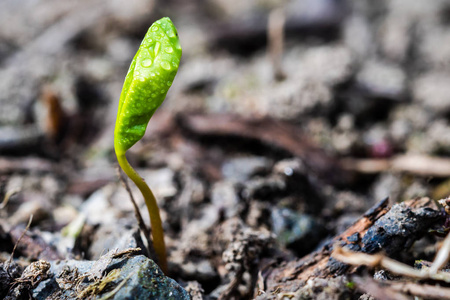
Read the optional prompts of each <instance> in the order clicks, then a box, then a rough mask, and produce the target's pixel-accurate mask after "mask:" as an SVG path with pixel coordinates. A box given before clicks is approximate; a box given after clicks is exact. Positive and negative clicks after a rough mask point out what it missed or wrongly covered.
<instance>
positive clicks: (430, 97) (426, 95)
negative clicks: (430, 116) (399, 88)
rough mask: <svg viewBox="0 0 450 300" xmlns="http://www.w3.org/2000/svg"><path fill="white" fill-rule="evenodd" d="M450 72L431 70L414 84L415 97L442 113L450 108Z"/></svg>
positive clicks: (424, 104) (417, 100)
mask: <svg viewBox="0 0 450 300" xmlns="http://www.w3.org/2000/svg"><path fill="white" fill-rule="evenodd" d="M449 80H450V73H447V72H445V73H444V72H430V73H427V74H424V75H422V76H421V77H419V78H418V79H417V80H415V82H414V84H413V91H412V94H413V98H414V101H416V102H417V103H420V104H422V105H423V106H425V107H428V108H431V109H432V110H433V111H435V112H438V113H442V112H445V111H448V110H449V109H450V85H449V84H448V82H449Z"/></svg>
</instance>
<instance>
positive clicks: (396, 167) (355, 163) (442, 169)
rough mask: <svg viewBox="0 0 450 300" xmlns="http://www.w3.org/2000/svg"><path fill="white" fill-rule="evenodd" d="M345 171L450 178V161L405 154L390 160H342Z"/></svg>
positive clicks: (441, 158)
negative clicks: (387, 172)
mask: <svg viewBox="0 0 450 300" xmlns="http://www.w3.org/2000/svg"><path fill="white" fill-rule="evenodd" d="M341 165H342V167H343V168H344V169H345V170H348V171H356V172H360V173H364V174H373V173H379V172H384V171H393V172H407V173H412V174H416V175H420V176H435V177H448V176H450V159H448V158H443V157H434V156H427V155H415V154H414V155H413V154H405V155H399V156H396V157H393V158H390V159H355V158H345V159H342V160H341Z"/></svg>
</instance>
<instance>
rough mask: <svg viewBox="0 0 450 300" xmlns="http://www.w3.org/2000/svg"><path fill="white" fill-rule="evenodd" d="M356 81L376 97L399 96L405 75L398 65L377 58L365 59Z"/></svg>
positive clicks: (400, 95) (403, 89)
mask: <svg viewBox="0 0 450 300" xmlns="http://www.w3.org/2000/svg"><path fill="white" fill-rule="evenodd" d="M357 81H358V83H359V84H360V85H361V86H362V87H363V88H364V89H365V90H367V91H368V92H369V93H370V94H372V95H373V96H376V97H386V98H394V99H396V98H400V97H402V96H403V94H404V92H405V83H406V76H405V73H404V72H403V70H402V69H400V68H399V67H397V66H395V65H392V64H388V63H386V62H383V61H379V60H371V61H367V62H366V63H365V64H364V65H363V67H362V69H361V70H360V72H359V73H358V75H357Z"/></svg>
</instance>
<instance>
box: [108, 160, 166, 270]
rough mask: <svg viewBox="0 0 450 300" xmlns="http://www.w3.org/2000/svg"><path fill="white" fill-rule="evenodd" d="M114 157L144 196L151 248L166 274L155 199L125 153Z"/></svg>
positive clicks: (161, 232) (162, 235) (163, 247)
mask: <svg viewBox="0 0 450 300" xmlns="http://www.w3.org/2000/svg"><path fill="white" fill-rule="evenodd" d="M116 155H117V161H118V162H119V165H120V167H121V168H122V170H123V171H124V172H125V174H127V175H128V177H130V178H131V180H133V182H134V183H135V184H136V185H137V187H138V188H139V190H140V191H141V193H142V196H144V200H145V205H146V206H147V210H148V213H149V215H150V223H151V226H152V237H153V247H154V248H155V252H156V255H157V256H158V262H159V266H160V267H161V269H162V271H163V272H164V273H165V274H167V256H166V245H165V243H164V231H163V228H162V222H161V217H160V215H159V208H158V204H157V203H156V198H155V196H154V195H153V192H152V190H151V189H150V187H149V186H148V185H147V184H146V183H145V181H144V179H143V178H142V177H141V176H140V175H139V174H138V173H137V172H136V171H135V170H134V169H133V167H132V166H131V165H130V164H129V163H128V160H127V158H126V156H125V153H122V154H119V153H117V152H116Z"/></svg>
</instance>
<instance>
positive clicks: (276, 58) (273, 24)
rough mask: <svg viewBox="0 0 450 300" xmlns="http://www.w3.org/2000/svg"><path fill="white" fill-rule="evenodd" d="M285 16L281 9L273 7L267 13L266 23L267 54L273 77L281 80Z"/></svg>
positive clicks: (283, 75) (284, 76)
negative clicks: (273, 8) (267, 19)
mask: <svg viewBox="0 0 450 300" xmlns="http://www.w3.org/2000/svg"><path fill="white" fill-rule="evenodd" d="M285 21H286V17H285V15H284V11H283V9H281V8H279V9H275V10H273V11H271V12H270V14H269V21H268V24H267V27H268V29H267V40H268V41H269V55H270V59H271V61H272V67H273V72H274V77H275V79H276V80H283V79H284V78H286V75H285V74H284V72H283V69H282V67H281V58H282V55H283V48H284V23H285Z"/></svg>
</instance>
